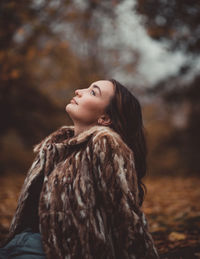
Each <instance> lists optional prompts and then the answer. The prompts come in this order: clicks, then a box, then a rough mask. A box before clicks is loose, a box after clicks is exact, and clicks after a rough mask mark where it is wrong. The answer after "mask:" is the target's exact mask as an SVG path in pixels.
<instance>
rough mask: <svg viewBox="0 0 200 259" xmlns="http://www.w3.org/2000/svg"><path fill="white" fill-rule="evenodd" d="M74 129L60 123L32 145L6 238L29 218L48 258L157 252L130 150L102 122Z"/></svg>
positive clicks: (150, 254)
mask: <svg viewBox="0 0 200 259" xmlns="http://www.w3.org/2000/svg"><path fill="white" fill-rule="evenodd" d="M73 134H74V127H73V126H63V127H61V128H60V129H59V130H57V131H56V132H54V133H52V134H51V135H49V136H48V137H47V138H45V139H44V140H43V141H42V142H41V143H39V144H38V145H36V146H35V148H34V152H36V153H37V154H36V157H35V160H34V162H33V164H32V166H31V168H30V169H29V171H28V174H27V177H26V179H25V182H24V185H23V188H22V191H21V194H20V197H19V201H18V207H17V210H16V213H15V216H14V218H13V221H12V224H11V227H10V233H9V238H8V240H10V239H11V238H12V237H13V236H14V235H15V234H17V233H19V232H21V231H22V230H23V229H24V228H26V227H28V226H31V227H32V228H33V229H35V230H36V231H37V230H40V232H41V234H42V240H43V247H44V250H45V253H46V256H47V258H52V259H53V258H58V259H64V258H65V259H78V258H84V259H91V258H95V259H100V258H101V259H105V258H107V259H114V258H132V259H134V258H137V259H141V258H148V259H151V258H158V254H157V251H156V249H155V246H154V243H153V239H152V237H151V234H150V233H149V230H148V224H147V221H146V218H145V215H144V213H143V212H142V211H141V209H140V207H139V205H138V187H137V175H136V171H135V166H134V156H133V152H132V151H131V150H130V149H129V148H128V146H127V145H126V144H125V143H124V142H123V141H122V139H121V137H120V136H119V135H118V134H117V133H116V132H114V131H113V130H112V129H110V128H109V127H104V126H94V127H92V128H90V129H89V130H86V131H84V132H82V133H80V134H79V135H77V136H73ZM38 226H39V229H38Z"/></svg>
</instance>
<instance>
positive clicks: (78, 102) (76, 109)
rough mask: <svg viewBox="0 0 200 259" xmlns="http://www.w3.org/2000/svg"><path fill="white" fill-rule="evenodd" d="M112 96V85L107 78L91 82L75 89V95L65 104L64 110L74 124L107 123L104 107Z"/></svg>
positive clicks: (108, 122) (108, 121)
mask: <svg viewBox="0 0 200 259" xmlns="http://www.w3.org/2000/svg"><path fill="white" fill-rule="evenodd" d="M113 96H114V85H113V84H112V82H110V81H108V80H100V81H96V82H94V83H92V84H91V85H90V86H89V87H88V88H84V89H77V90H76V91H75V97H73V98H72V100H71V101H70V103H68V104H67V105H66V109H65V110H66V112H67V113H68V114H69V116H70V117H71V119H72V120H73V122H74V124H78V125H84V126H90V125H91V126H93V125H103V126H106V125H109V124H110V122H111V121H110V118H109V117H108V116H107V115H106V113H105V108H106V107H107V105H108V104H109V103H110V100H111V98H112V97H113Z"/></svg>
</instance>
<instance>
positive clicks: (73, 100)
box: [70, 98, 78, 105]
mask: <svg viewBox="0 0 200 259" xmlns="http://www.w3.org/2000/svg"><path fill="white" fill-rule="evenodd" d="M70 102H72V103H75V104H77V105H78V103H77V102H76V100H75V99H74V98H72V99H71V101H70Z"/></svg>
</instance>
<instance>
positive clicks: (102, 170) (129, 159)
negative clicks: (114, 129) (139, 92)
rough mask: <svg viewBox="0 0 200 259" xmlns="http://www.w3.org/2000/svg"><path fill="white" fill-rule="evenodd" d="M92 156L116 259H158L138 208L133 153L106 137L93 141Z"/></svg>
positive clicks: (116, 139) (97, 185)
mask: <svg viewBox="0 0 200 259" xmlns="http://www.w3.org/2000/svg"><path fill="white" fill-rule="evenodd" d="M93 152H94V158H93V174H94V178H95V182H96V192H97V196H98V197H99V198H98V200H100V203H101V206H102V207H104V208H105V211H106V215H107V221H108V226H109V228H110V230H109V232H110V233H111V240H112V246H113V249H114V253H115V256H116V258H148V259H150V258H158V254H157V251H156V249H155V246H154V243H153V239H152V237H151V234H150V233H149V231H148V228H147V225H145V224H144V223H143V219H144V213H143V212H142V211H141V210H140V207H139V206H138V204H139V202H138V187H137V175H136V170H135V163H134V156H133V152H132V151H131V150H130V149H129V148H128V146H127V145H126V144H125V143H124V142H123V141H122V140H121V138H119V137H117V136H116V137H115V136H113V135H108V134H104V135H100V136H98V137H96V139H95V140H94V146H93Z"/></svg>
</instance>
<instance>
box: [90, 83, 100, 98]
mask: <svg viewBox="0 0 200 259" xmlns="http://www.w3.org/2000/svg"><path fill="white" fill-rule="evenodd" d="M92 87H93V88H97V89H98V90H99V93H100V95H101V96H102V94H101V89H100V87H99V86H98V85H93V86H92Z"/></svg>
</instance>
